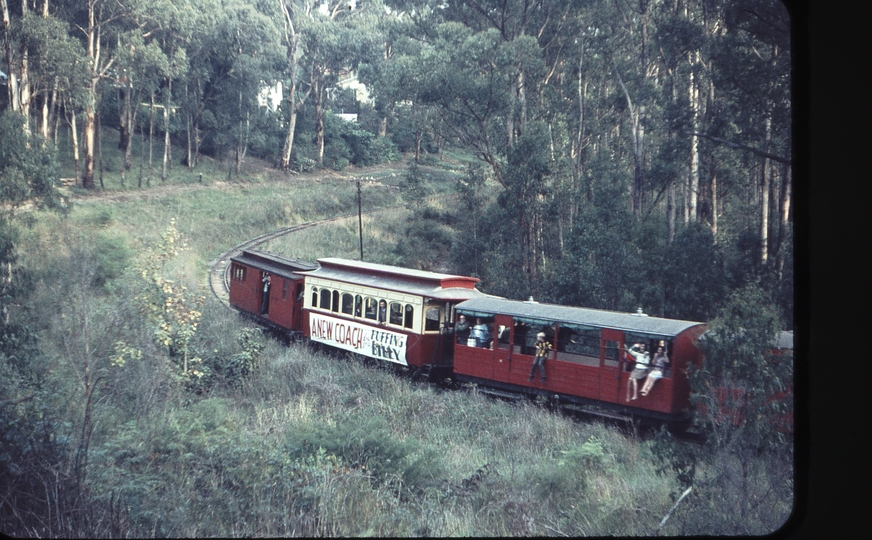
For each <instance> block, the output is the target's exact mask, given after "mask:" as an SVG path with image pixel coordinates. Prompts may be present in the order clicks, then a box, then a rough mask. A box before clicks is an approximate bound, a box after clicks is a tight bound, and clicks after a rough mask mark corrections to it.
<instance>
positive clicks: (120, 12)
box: [62, 0, 130, 189]
mask: <svg viewBox="0 0 872 540" xmlns="http://www.w3.org/2000/svg"><path fill="white" fill-rule="evenodd" d="M82 4H84V5H82ZM62 8H63V9H67V10H69V12H68V13H69V14H70V16H71V17H72V18H73V20H74V21H75V25H76V27H77V28H78V29H79V30H80V34H81V35H80V38H81V40H82V47H83V48H84V50H85V57H86V59H87V63H86V66H87V70H88V78H87V81H86V85H85V95H84V103H83V107H82V109H83V111H82V113H83V121H84V133H83V137H84V150H85V152H84V153H85V155H84V163H83V166H82V187H84V188H85V189H94V188H96V184H95V182H94V170H95V167H96V152H97V136H98V133H97V109H98V106H99V101H100V99H101V95H100V89H101V88H100V84H99V83H100V82H101V80H104V79H109V78H114V72H113V71H112V69H113V67H114V64H115V58H114V53H115V51H114V49H113V48H112V45H113V43H112V40H111V39H110V37H111V35H112V32H113V25H115V24H117V23H118V22H119V21H120V20H122V19H124V18H125V17H127V16H128V15H129V14H130V8H128V7H126V6H124V5H122V4H119V3H117V2H112V1H110V0H86V1H85V2H83V3H78V2H69V1H67V2H65V3H64V5H63V6H62Z"/></svg>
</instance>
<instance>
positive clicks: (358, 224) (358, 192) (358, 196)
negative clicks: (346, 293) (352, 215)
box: [357, 180, 363, 262]
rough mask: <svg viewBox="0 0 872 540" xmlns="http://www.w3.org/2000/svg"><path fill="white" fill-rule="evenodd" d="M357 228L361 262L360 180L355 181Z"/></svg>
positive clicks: (361, 216)
mask: <svg viewBox="0 0 872 540" xmlns="http://www.w3.org/2000/svg"><path fill="white" fill-rule="evenodd" d="M357 230H358V233H359V235H360V261H361V262H363V212H362V211H361V204H360V180H358V181H357Z"/></svg>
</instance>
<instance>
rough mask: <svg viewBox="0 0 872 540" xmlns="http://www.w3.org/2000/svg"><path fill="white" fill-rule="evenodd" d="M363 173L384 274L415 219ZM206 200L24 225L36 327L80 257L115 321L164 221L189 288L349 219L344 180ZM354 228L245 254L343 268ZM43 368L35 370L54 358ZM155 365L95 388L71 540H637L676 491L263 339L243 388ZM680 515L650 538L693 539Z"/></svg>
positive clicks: (221, 349) (354, 367)
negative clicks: (232, 261)
mask: <svg viewBox="0 0 872 540" xmlns="http://www.w3.org/2000/svg"><path fill="white" fill-rule="evenodd" d="M105 144H106V143H104V145H105ZM104 148H105V146H104ZM458 169H461V167H458ZM371 176H373V177H374V178H375V181H372V182H366V183H364V184H363V186H362V187H363V204H364V210H377V209H380V208H386V207H389V208H390V210H384V211H379V212H372V213H370V214H368V215H367V216H365V218H364V221H363V231H364V253H365V257H364V258H365V260H368V261H375V262H383V263H391V262H393V261H395V260H396V257H397V256H398V255H397V251H396V249H395V247H396V245H397V244H398V243H400V242H403V241H405V238H404V236H403V234H404V231H405V226H406V223H407V218H408V217H409V216H410V215H414V213H415V212H418V211H420V208H419V207H417V206H415V205H413V204H411V205H409V204H403V203H404V202H405V201H402V193H401V191H400V190H399V189H398V186H401V185H402V168H397V169H396V170H392V169H383V170H381V171H378V172H374V173H373V174H372V175H371ZM428 178H429V180H428V182H429V184H428V190H429V192H430V193H443V194H444V193H448V190H449V186H450V183H451V178H452V176H451V175H438V174H431V175H430V176H429V177H428ZM179 182H180V183H184V182H185V181H184V180H181V181H179ZM191 183H193V182H191ZM204 184H206V187H207V188H208V189H200V188H199V182H197V183H196V186H195V187H194V188H192V189H186V190H175V191H173V190H160V189H155V190H153V191H148V190H144V191H141V192H133V190H132V189H131V188H130V185H128V186H126V188H127V190H128V191H126V192H125V193H124V195H125V197H126V198H124V197H121V198H111V199H94V198H92V199H89V200H77V201H74V202H73V206H72V208H71V211H70V212H69V214H68V215H66V216H57V215H54V214H43V213H40V212H35V213H34V216H35V217H36V218H37V220H36V224H35V226H34V227H32V228H30V229H28V230H26V231H25V232H24V235H23V239H24V245H25V246H26V249H24V250H23V251H22V259H23V263H24V265H25V266H27V267H29V268H32V269H34V270H35V274H36V276H37V279H38V280H39V279H41V280H42V283H43V285H41V286H40V287H41V292H40V291H38V292H37V293H36V296H35V298H36V299H38V300H39V302H40V306H38V307H37V308H36V310H37V312H38V313H39V314H44V315H45V317H46V318H50V317H52V312H53V310H57V309H58V306H54V305H52V304H51V302H52V291H53V290H55V289H52V287H51V286H49V285H46V284H50V283H52V282H54V281H56V280H57V279H58V276H59V275H62V274H63V273H64V272H65V270H64V268H67V267H65V266H56V267H55V265H57V264H58V261H61V260H63V259H64V258H67V259H69V258H70V254H72V253H75V248H76V246H79V245H80V244H83V243H84V244H87V243H93V244H95V246H96V247H99V246H103V248H102V251H101V250H100V249H96V255H95V256H94V258H93V259H89V261H90V260H93V261H97V262H94V263H93V264H104V263H105V267H101V268H102V270H101V271H102V272H103V274H104V277H105V278H106V279H105V281H106V283H107V285H106V286H105V287H103V288H102V289H99V290H95V291H94V292H93V294H94V295H97V296H99V297H100V305H102V306H108V307H107V308H106V309H107V310H110V309H111V307H112V305H113V303H114V304H115V305H116V307H117V308H118V309H119V310H120V309H121V307H122V306H124V305H126V304H127V303H129V300H130V292H129V289H127V288H125V287H124V286H122V285H121V284H119V283H118V282H119V281H123V280H124V279H126V278H125V277H124V274H122V273H120V272H119V271H118V270H117V267H118V265H122V266H123V265H124V264H130V262H131V261H132V260H133V258H134V257H135V252H136V251H138V250H141V249H142V248H143V247H144V246H147V245H149V244H151V243H153V242H154V241H155V240H156V239H157V238H158V235H159V233H160V232H161V231H162V230H164V229H165V227H166V225H167V224H168V222H169V220H170V219H171V218H175V219H176V226H177V228H178V229H179V230H180V231H181V232H182V233H183V235H184V236H185V238H186V239H187V241H188V244H189V245H190V247H191V250H190V251H189V252H187V254H186V255H185V256H184V257H183V258H182V259H181V260H180V262H179V263H178V264H179V266H180V268H179V271H180V272H181V273H182V274H183V275H184V279H186V280H188V281H191V282H195V283H196V282H199V283H201V284H203V283H205V272H206V270H207V268H208V266H209V262H210V261H211V260H212V259H213V258H214V257H215V256H217V255H218V254H219V253H222V252H224V251H226V250H227V249H229V248H230V247H232V246H233V245H235V244H237V243H239V242H241V241H243V240H246V239H248V238H251V237H254V236H256V235H259V234H262V233H264V232H266V231H269V230H272V229H276V228H279V227H283V226H288V225H294V224H299V223H305V222H309V221H313V220H318V219H323V218H330V217H335V216H337V215H345V214H352V215H353V214H354V212H356V209H357V186H356V183H355V182H354V181H352V180H350V179H349V178H330V179H322V180H319V181H317V182H311V181H299V180H288V179H285V180H281V181H277V180H274V179H272V180H271V179H270V178H269V174H266V173H264V174H263V175H262V176H257V177H255V178H253V179H252V180H251V181H248V182H234V183H224V182H221V183H219V180H218V179H216V178H215V177H212V178H206V179H205V181H204ZM110 185H111V184H107V188H108V187H110ZM113 189H115V188H114V187H113ZM432 206H433V207H436V208H438V209H440V210H443V211H444V210H446V209H447V208H449V207H450V202H448V200H447V198H445V197H443V198H442V199H441V200H440V201H438V202H437V203H432ZM357 227H358V222H357V219H356V218H355V217H351V218H348V219H341V220H336V221H334V222H331V223H329V224H324V225H320V226H318V227H315V228H309V229H306V230H303V231H300V232H296V233H293V234H291V235H288V236H285V237H282V238H280V239H277V240H274V241H271V242H270V243H268V244H266V245H264V246H262V247H264V248H266V249H270V250H273V251H276V252H279V253H283V254H286V255H290V256H293V257H300V258H303V259H309V260H314V259H317V258H319V257H326V256H331V257H336V256H340V257H346V258H356V257H357V256H358V255H359V244H358V229H357ZM98 245H99V246H98ZM101 261H102V262H101ZM65 264H67V263H65ZM88 264H91V263H90V262H89V263H88ZM113 284H114V285H113ZM124 313H129V315H128V316H129V317H130V318H135V317H136V314H135V313H133V312H132V311H131V312H124ZM249 324H250V323H248V322H246V321H245V320H243V319H241V318H240V317H238V316H237V315H236V314H235V313H233V312H231V311H229V310H227V309H226V308H224V307H223V306H222V305H220V304H219V303H218V302H216V301H215V300H214V299H212V298H209V299H208V301H207V303H206V306H205V308H204V316H203V319H202V323H201V325H200V328H199V330H198V332H197V335H196V337H195V339H194V341H193V343H192V346H194V347H196V349H197V350H198V351H199V353H200V354H203V355H206V356H210V357H213V358H225V357H229V356H232V355H233V354H236V353H238V352H239V347H240V345H239V344H238V343H237V341H236V335H237V333H238V331H239V329H240V328H243V327H245V326H248V325H249ZM130 327H131V328H129V329H128V330H127V331H128V332H130V333H131V335H132V334H134V333H136V332H137V331H140V330H137V328H136V327H137V325H136V321H135V320H133V323H132V324H131V325H130ZM50 331H51V329H50V328H47V329H46V333H49V332H50ZM45 352H46V358H45V359H44V362H45V363H46V367H45V370H46V372H51V370H52V369H55V368H53V367H52V366H55V365H56V363H57V361H58V358H59V357H60V356H62V354H63V352H62V351H60V350H59V349H58V350H53V349H50V348H46V350H45ZM161 354H162V353H160V352H159V351H158V350H157V349H154V350H149V351H147V354H146V355H145V356H144V357H143V359H142V360H141V361H138V362H129V363H128V364H126V365H125V366H124V367H123V368H122V369H119V370H117V371H115V372H113V377H114V378H113V380H112V381H111V384H109V385H107V386H106V389H105V391H104V392H103V393H101V395H100V397H99V399H98V405H99V408H98V413H99V414H98V419H97V425H98V427H97V428H96V429H95V431H94V440H93V441H92V445H91V461H90V464H91V465H90V468H89V470H90V473H89V476H88V483H87V486H86V492H85V493H83V495H82V496H83V497H86V498H87V501H88V502H89V505H90V506H89V509H90V511H91V512H92V513H93V514H94V515H97V516H104V517H103V518H102V519H103V521H100V523H101V525H100V527H101V528H98V529H94V530H91V531H88V533H93V534H97V535H103V536H113V537H118V536H135V537H152V536H179V537H189V536H234V537H235V536H369V535H378V536H591V535H597V536H601V535H620V536H624V535H647V534H653V533H655V532H656V526H657V523H659V520H660V519H661V518H662V517H663V516H664V515H665V514H666V512H667V511H668V510H669V508H670V507H671V505H672V502H673V501H672V498H671V495H672V494H674V493H675V492H676V491H677V484H676V482H675V480H674V479H673V477H672V476H670V475H666V476H661V475H658V474H657V472H656V469H657V466H658V464H657V463H656V462H655V460H654V458H653V456H652V453H651V451H650V447H649V442H647V441H645V440H641V439H639V438H638V437H637V436H636V435H635V434H634V433H633V432H631V431H622V430H620V429H617V428H615V427H614V426H610V425H605V424H600V423H598V422H588V423H582V422H578V421H575V420H572V419H570V418H567V417H564V416H562V415H561V414H559V413H555V412H552V411H549V410H547V409H546V408H544V407H543V406H541V405H540V404H538V403H536V402H530V401H523V402H518V403H514V402H503V401H497V400H494V399H492V398H490V397H488V396H486V395H484V394H482V393H480V392H479V391H478V389H477V388H476V387H474V386H470V387H464V388H463V389H460V390H453V391H444V390H442V389H441V388H439V387H435V386H431V385H428V384H420V383H412V382H410V381H409V380H408V378H407V377H405V376H404V374H403V373H399V374H398V373H396V372H395V371H396V370H395V369H394V368H393V366H391V365H385V364H378V363H375V364H371V363H366V362H361V361H358V360H355V359H353V358H351V357H349V356H348V355H345V354H344V353H336V352H329V353H328V352H325V351H323V350H321V349H320V348H319V347H317V346H315V345H313V344H293V345H290V346H284V345H281V344H280V343H278V342H276V341H272V340H267V341H266V342H265V350H264V352H263V355H262V357H261V358H260V360H259V362H258V364H257V365H256V369H255V370H254V371H253V373H252V374H251V375H250V376H249V377H248V378H246V379H244V380H242V381H224V380H217V382H215V383H214V384H213V385H211V386H210V387H209V388H207V389H205V391H204V392H203V393H201V394H196V393H193V392H190V391H188V390H186V389H185V387H184V386H183V385H181V384H179V383H178V381H176V380H175V379H173V378H172V377H170V376H169V375H168V372H167V370H166V361H165V358H164V357H163V356H161ZM50 381H51V384H52V386H51V388H56V389H58V393H57V396H56V397H55V398H54V399H53V400H51V401H50V402H47V403H52V404H53V405H54V406H55V407H56V408H57V409H58V410H57V411H55V412H54V413H53V414H56V415H57V416H58V417H61V418H63V419H64V420H65V421H67V422H68V423H69V425H70V426H72V425H74V424H75V422H76V418H75V415H76V414H77V413H76V411H78V408H77V407H74V406H69V410H65V409H64V408H65V407H67V406H68V405H64V404H65V403H66V404H70V403H72V402H73V401H74V399H73V398H74V396H75V395H77V394H76V390H75V389H76V382H75V377H74V375H72V374H69V373H66V372H64V371H63V370H56V371H55V372H54V373H53V374H52V375H51V378H50ZM65 415H66V416H65ZM70 429H72V428H70ZM705 472H706V471H704V472H703V473H705ZM708 472H711V473H713V471H708ZM759 489H767V486H765V485H761V486H760V487H759ZM700 508H701V507H700V506H695V507H694V510H693V511H694V512H695V514H693V516H698V515H699V514H700V513H701V512H702V510H701V509H700ZM718 511H719V512H721V513H722V514H723V512H722V511H721V510H718ZM682 512H684V508H683V507H682V508H679V510H678V511H677V512H676V514H675V515H674V517H673V520H672V522H670V524H669V525H668V526H667V527H666V528H664V530H663V532H664V533H667V534H672V533H681V532H694V531H698V530H700V529H698V528H697V529H692V527H690V525H688V524H690V523H691V521H690V518H689V517H687V516H691V514H690V513H685V514H682ZM683 516H684V517H683ZM693 519H699V518H698V517H693ZM83 534H84V533H83Z"/></svg>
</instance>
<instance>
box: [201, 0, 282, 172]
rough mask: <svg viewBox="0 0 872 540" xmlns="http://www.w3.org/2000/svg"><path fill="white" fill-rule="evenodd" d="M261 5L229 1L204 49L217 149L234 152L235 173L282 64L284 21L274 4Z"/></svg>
mask: <svg viewBox="0 0 872 540" xmlns="http://www.w3.org/2000/svg"><path fill="white" fill-rule="evenodd" d="M257 4H258V3H257V2H245V1H242V0H225V1H224V2H223V3H222V7H223V9H222V11H221V13H220V17H219V18H218V20H216V23H215V33H214V35H212V36H209V37H208V38H207V45H206V48H207V51H205V54H206V55H207V58H208V61H209V63H210V66H209V72H208V73H207V74H206V75H207V76H208V79H207V80H205V81H204V86H207V87H211V88H208V89H206V90H205V92H208V99H209V103H208V107H209V108H210V110H211V112H212V113H213V115H214V118H215V131H214V132H213V140H214V141H215V144H216V146H217V147H218V149H219V150H224V149H227V148H232V151H233V154H234V163H235V170H236V171H237V173H238V172H239V170H240V168H241V166H242V162H243V160H244V159H245V154H246V153H247V150H248V142H249V139H250V137H251V120H252V116H253V115H254V113H255V111H256V110H257V107H258V102H257V96H258V94H259V93H260V91H261V89H262V88H263V87H264V86H267V85H271V83H272V82H274V81H275V80H276V79H277V76H278V71H279V69H280V66H281V64H282V63H283V60H282V55H281V53H280V52H279V51H281V41H280V40H281V32H280V30H279V28H278V27H277V26H276V25H277V24H280V20H278V19H277V18H274V17H273V16H271V15H274V14H275V6H274V5H272V4H268V5H263V6H261V7H263V8H265V9H270V8H271V11H270V12H264V11H261V10H260V9H258V5H257ZM204 97H205V96H204Z"/></svg>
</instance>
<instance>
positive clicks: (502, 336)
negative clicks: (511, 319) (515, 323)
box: [494, 324, 511, 349]
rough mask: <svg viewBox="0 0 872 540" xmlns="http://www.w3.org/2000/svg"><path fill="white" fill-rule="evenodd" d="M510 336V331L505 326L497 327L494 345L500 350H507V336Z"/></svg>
mask: <svg viewBox="0 0 872 540" xmlns="http://www.w3.org/2000/svg"><path fill="white" fill-rule="evenodd" d="M510 334H511V329H510V328H509V327H508V326H505V325H502V324H501V325H499V326H497V332H496V338H497V339H496V340H495V341H494V343H495V344H496V346H497V347H498V348H500V349H508V348H509V335H510Z"/></svg>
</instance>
